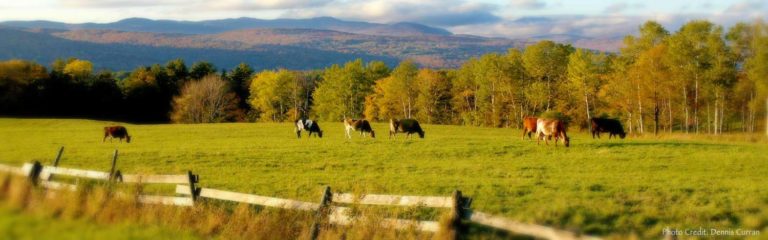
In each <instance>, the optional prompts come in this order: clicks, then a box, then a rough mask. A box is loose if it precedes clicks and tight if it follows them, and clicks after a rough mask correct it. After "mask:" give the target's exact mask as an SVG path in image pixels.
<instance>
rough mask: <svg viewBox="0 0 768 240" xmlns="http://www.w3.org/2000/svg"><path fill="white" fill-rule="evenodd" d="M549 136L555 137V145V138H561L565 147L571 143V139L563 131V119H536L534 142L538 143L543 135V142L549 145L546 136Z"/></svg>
mask: <svg viewBox="0 0 768 240" xmlns="http://www.w3.org/2000/svg"><path fill="white" fill-rule="evenodd" d="M550 136H554V137H555V146H557V140H562V141H563V145H565V147H568V146H570V145H571V139H570V138H569V137H568V134H566V133H565V123H563V121H560V120H552V119H541V118H540V119H538V120H537V121H536V138H537V139H536V144H539V143H540V141H541V138H542V137H544V143H545V144H547V145H549V139H548V137H550Z"/></svg>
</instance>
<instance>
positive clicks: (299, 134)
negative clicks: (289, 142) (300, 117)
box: [296, 130, 301, 138]
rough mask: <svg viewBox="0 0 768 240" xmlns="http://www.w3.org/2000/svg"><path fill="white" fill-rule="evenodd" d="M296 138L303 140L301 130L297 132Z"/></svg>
mask: <svg viewBox="0 0 768 240" xmlns="http://www.w3.org/2000/svg"><path fill="white" fill-rule="evenodd" d="M296 137H297V138H301V130H296Z"/></svg>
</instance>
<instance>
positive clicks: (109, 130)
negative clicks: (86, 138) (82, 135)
mask: <svg viewBox="0 0 768 240" xmlns="http://www.w3.org/2000/svg"><path fill="white" fill-rule="evenodd" d="M107 137H109V141H110V142H112V139H113V138H119V139H120V142H123V138H125V142H127V143H130V142H131V135H128V130H127V129H125V127H123V126H109V127H104V138H103V139H101V142H105V141H106V140H107Z"/></svg>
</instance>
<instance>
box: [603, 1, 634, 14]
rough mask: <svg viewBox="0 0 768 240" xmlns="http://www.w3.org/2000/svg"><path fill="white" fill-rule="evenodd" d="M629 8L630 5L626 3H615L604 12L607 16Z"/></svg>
mask: <svg viewBox="0 0 768 240" xmlns="http://www.w3.org/2000/svg"><path fill="white" fill-rule="evenodd" d="M628 6H629V5H627V3H624V2H619V3H613V4H611V5H608V6H607V7H605V10H603V13H607V14H614V13H620V12H622V11H624V10H625V9H627V7H628Z"/></svg>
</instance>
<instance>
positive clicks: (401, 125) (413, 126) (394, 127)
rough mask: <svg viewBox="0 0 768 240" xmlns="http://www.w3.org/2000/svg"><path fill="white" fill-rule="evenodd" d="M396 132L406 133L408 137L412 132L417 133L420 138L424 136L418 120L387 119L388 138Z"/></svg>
mask: <svg viewBox="0 0 768 240" xmlns="http://www.w3.org/2000/svg"><path fill="white" fill-rule="evenodd" d="M398 132H402V133H406V136H407V137H408V138H410V137H411V134H413V133H418V134H419V137H420V138H424V130H421V125H419V121H416V120H414V119H401V120H397V119H389V138H392V137H394V136H395V135H397V133H398Z"/></svg>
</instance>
